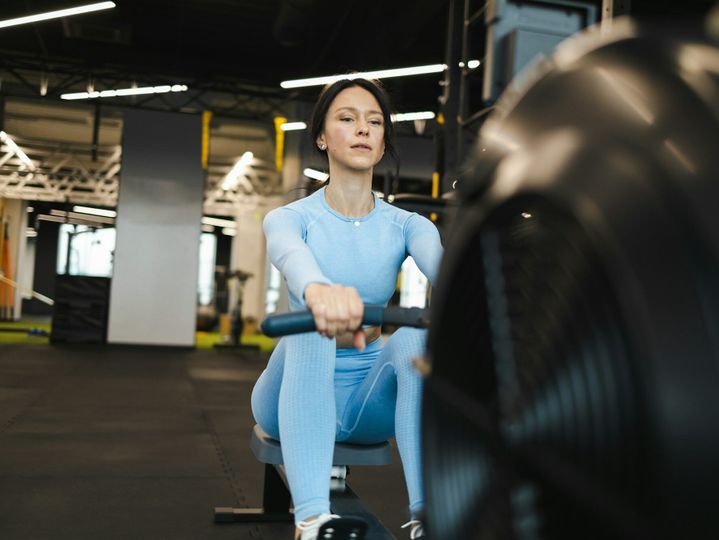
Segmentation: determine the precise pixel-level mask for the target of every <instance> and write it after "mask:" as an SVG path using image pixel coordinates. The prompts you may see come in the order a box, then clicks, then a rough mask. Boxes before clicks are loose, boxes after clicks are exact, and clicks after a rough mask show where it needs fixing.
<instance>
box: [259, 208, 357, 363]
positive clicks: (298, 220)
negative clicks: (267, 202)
mask: <svg viewBox="0 0 719 540" xmlns="http://www.w3.org/2000/svg"><path fill="white" fill-rule="evenodd" d="M263 228H264V231H265V237H266V238H267V251H268V253H269V255H270V260H271V261H272V264H274V265H275V267H276V268H277V269H278V270H279V271H280V272H281V273H282V275H284V276H285V279H286V280H287V287H288V288H289V289H290V291H292V293H293V294H294V295H295V296H296V297H297V298H301V299H302V300H304V301H305V304H306V305H307V307H308V308H309V309H310V311H312V315H313V317H314V319H315V325H316V326H317V331H318V332H319V333H320V334H322V335H323V336H327V337H330V338H332V337H335V336H337V335H340V334H342V333H344V332H347V331H353V332H354V334H355V335H354V344H355V347H357V348H358V349H363V348H364V346H365V335H364V333H363V332H362V331H361V329H359V328H360V325H361V323H362V315H363V312H364V305H363V304H362V300H361V299H360V296H359V294H358V293H357V290H356V289H354V288H353V287H343V286H341V285H333V284H332V282H331V281H330V280H329V279H328V278H327V277H325V275H324V274H323V273H322V269H321V268H320V267H319V264H317V260H316V259H315V256H314V254H313V253H312V251H311V250H310V248H309V247H308V246H307V244H306V243H305V241H304V235H305V230H304V223H303V221H302V217H301V216H300V215H299V214H298V213H297V212H295V211H294V210H291V209H289V208H285V207H281V208H277V209H275V210H273V211H272V212H270V213H269V214H267V216H266V217H265V220H264V222H263Z"/></svg>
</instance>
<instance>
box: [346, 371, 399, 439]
mask: <svg viewBox="0 0 719 540" xmlns="http://www.w3.org/2000/svg"><path fill="white" fill-rule="evenodd" d="M385 368H391V369H394V366H393V365H392V364H391V363H390V362H388V363H386V364H385V365H384V366H382V367H381V368H380V369H379V371H377V375H376V376H375V378H374V380H373V381H372V385H371V386H370V387H369V390H367V393H366V394H365V397H364V399H363V400H362V406H361V407H360V410H359V412H358V413H357V419H356V420H355V422H354V425H353V426H352V428H350V429H348V430H347V429H342V425H341V424H342V423H344V422H342V423H341V424H340V431H343V432H345V433H347V434H348V436H352V433H354V431H355V429H357V426H358V425H359V422H360V420H361V419H362V413H363V412H364V410H365V407H366V406H367V402H368V401H369V398H370V396H371V395H372V391H373V390H374V387H375V386H377V381H379V376H380V375H381V374H382V373H383V372H384V369H385Z"/></svg>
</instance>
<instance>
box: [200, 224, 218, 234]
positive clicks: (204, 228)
mask: <svg viewBox="0 0 719 540" xmlns="http://www.w3.org/2000/svg"><path fill="white" fill-rule="evenodd" d="M202 232H204V233H212V232H215V227H213V226H212V225H203V226H202Z"/></svg>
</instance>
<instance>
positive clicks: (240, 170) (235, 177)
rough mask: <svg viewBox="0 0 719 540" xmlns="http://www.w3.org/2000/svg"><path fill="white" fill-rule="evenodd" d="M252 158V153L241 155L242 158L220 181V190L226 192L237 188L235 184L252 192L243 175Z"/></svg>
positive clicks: (250, 185)
mask: <svg viewBox="0 0 719 540" xmlns="http://www.w3.org/2000/svg"><path fill="white" fill-rule="evenodd" d="M254 157H255V156H254V154H253V153H252V152H245V153H244V154H242V157H241V158H240V159H238V160H237V163H235V165H234V166H233V167H232V169H231V170H230V172H228V173H227V174H226V175H225V178H224V179H223V180H222V189H224V190H225V191H228V190H230V189H234V188H235V187H237V184H239V183H242V185H243V186H244V187H245V188H247V189H248V190H249V191H252V184H250V183H249V182H248V181H247V179H246V178H245V177H244V174H245V171H246V170H247V167H249V166H250V163H252V160H253V159H254Z"/></svg>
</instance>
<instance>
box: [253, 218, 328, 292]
mask: <svg viewBox="0 0 719 540" xmlns="http://www.w3.org/2000/svg"><path fill="white" fill-rule="evenodd" d="M262 227H263V229H264V231H265V238H266V239H267V253H268V254H269V256H270V261H272V264H274V265H275V267H276V268H277V269H278V270H279V271H280V272H281V273H282V275H283V276H285V279H286V280H287V287H288V288H289V289H290V291H291V292H292V294H293V295H294V296H295V297H297V298H300V299H302V300H304V293H305V288H306V287H307V285H309V284H310V283H324V284H326V285H331V284H332V282H331V281H330V280H329V279H328V278H327V277H326V276H325V275H324V274H323V273H322V269H321V268H320V266H319V264H317V260H316V259H315V256H314V254H313V253H312V251H311V250H310V248H309V247H308V246H307V244H306V243H305V241H304V236H305V225H304V222H303V220H302V216H301V215H300V214H299V213H297V212H296V211H294V210H292V209H290V208H286V207H280V208H276V209H274V210H272V211H271V212H270V213H269V214H267V216H265V220H264V221H263V223H262Z"/></svg>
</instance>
